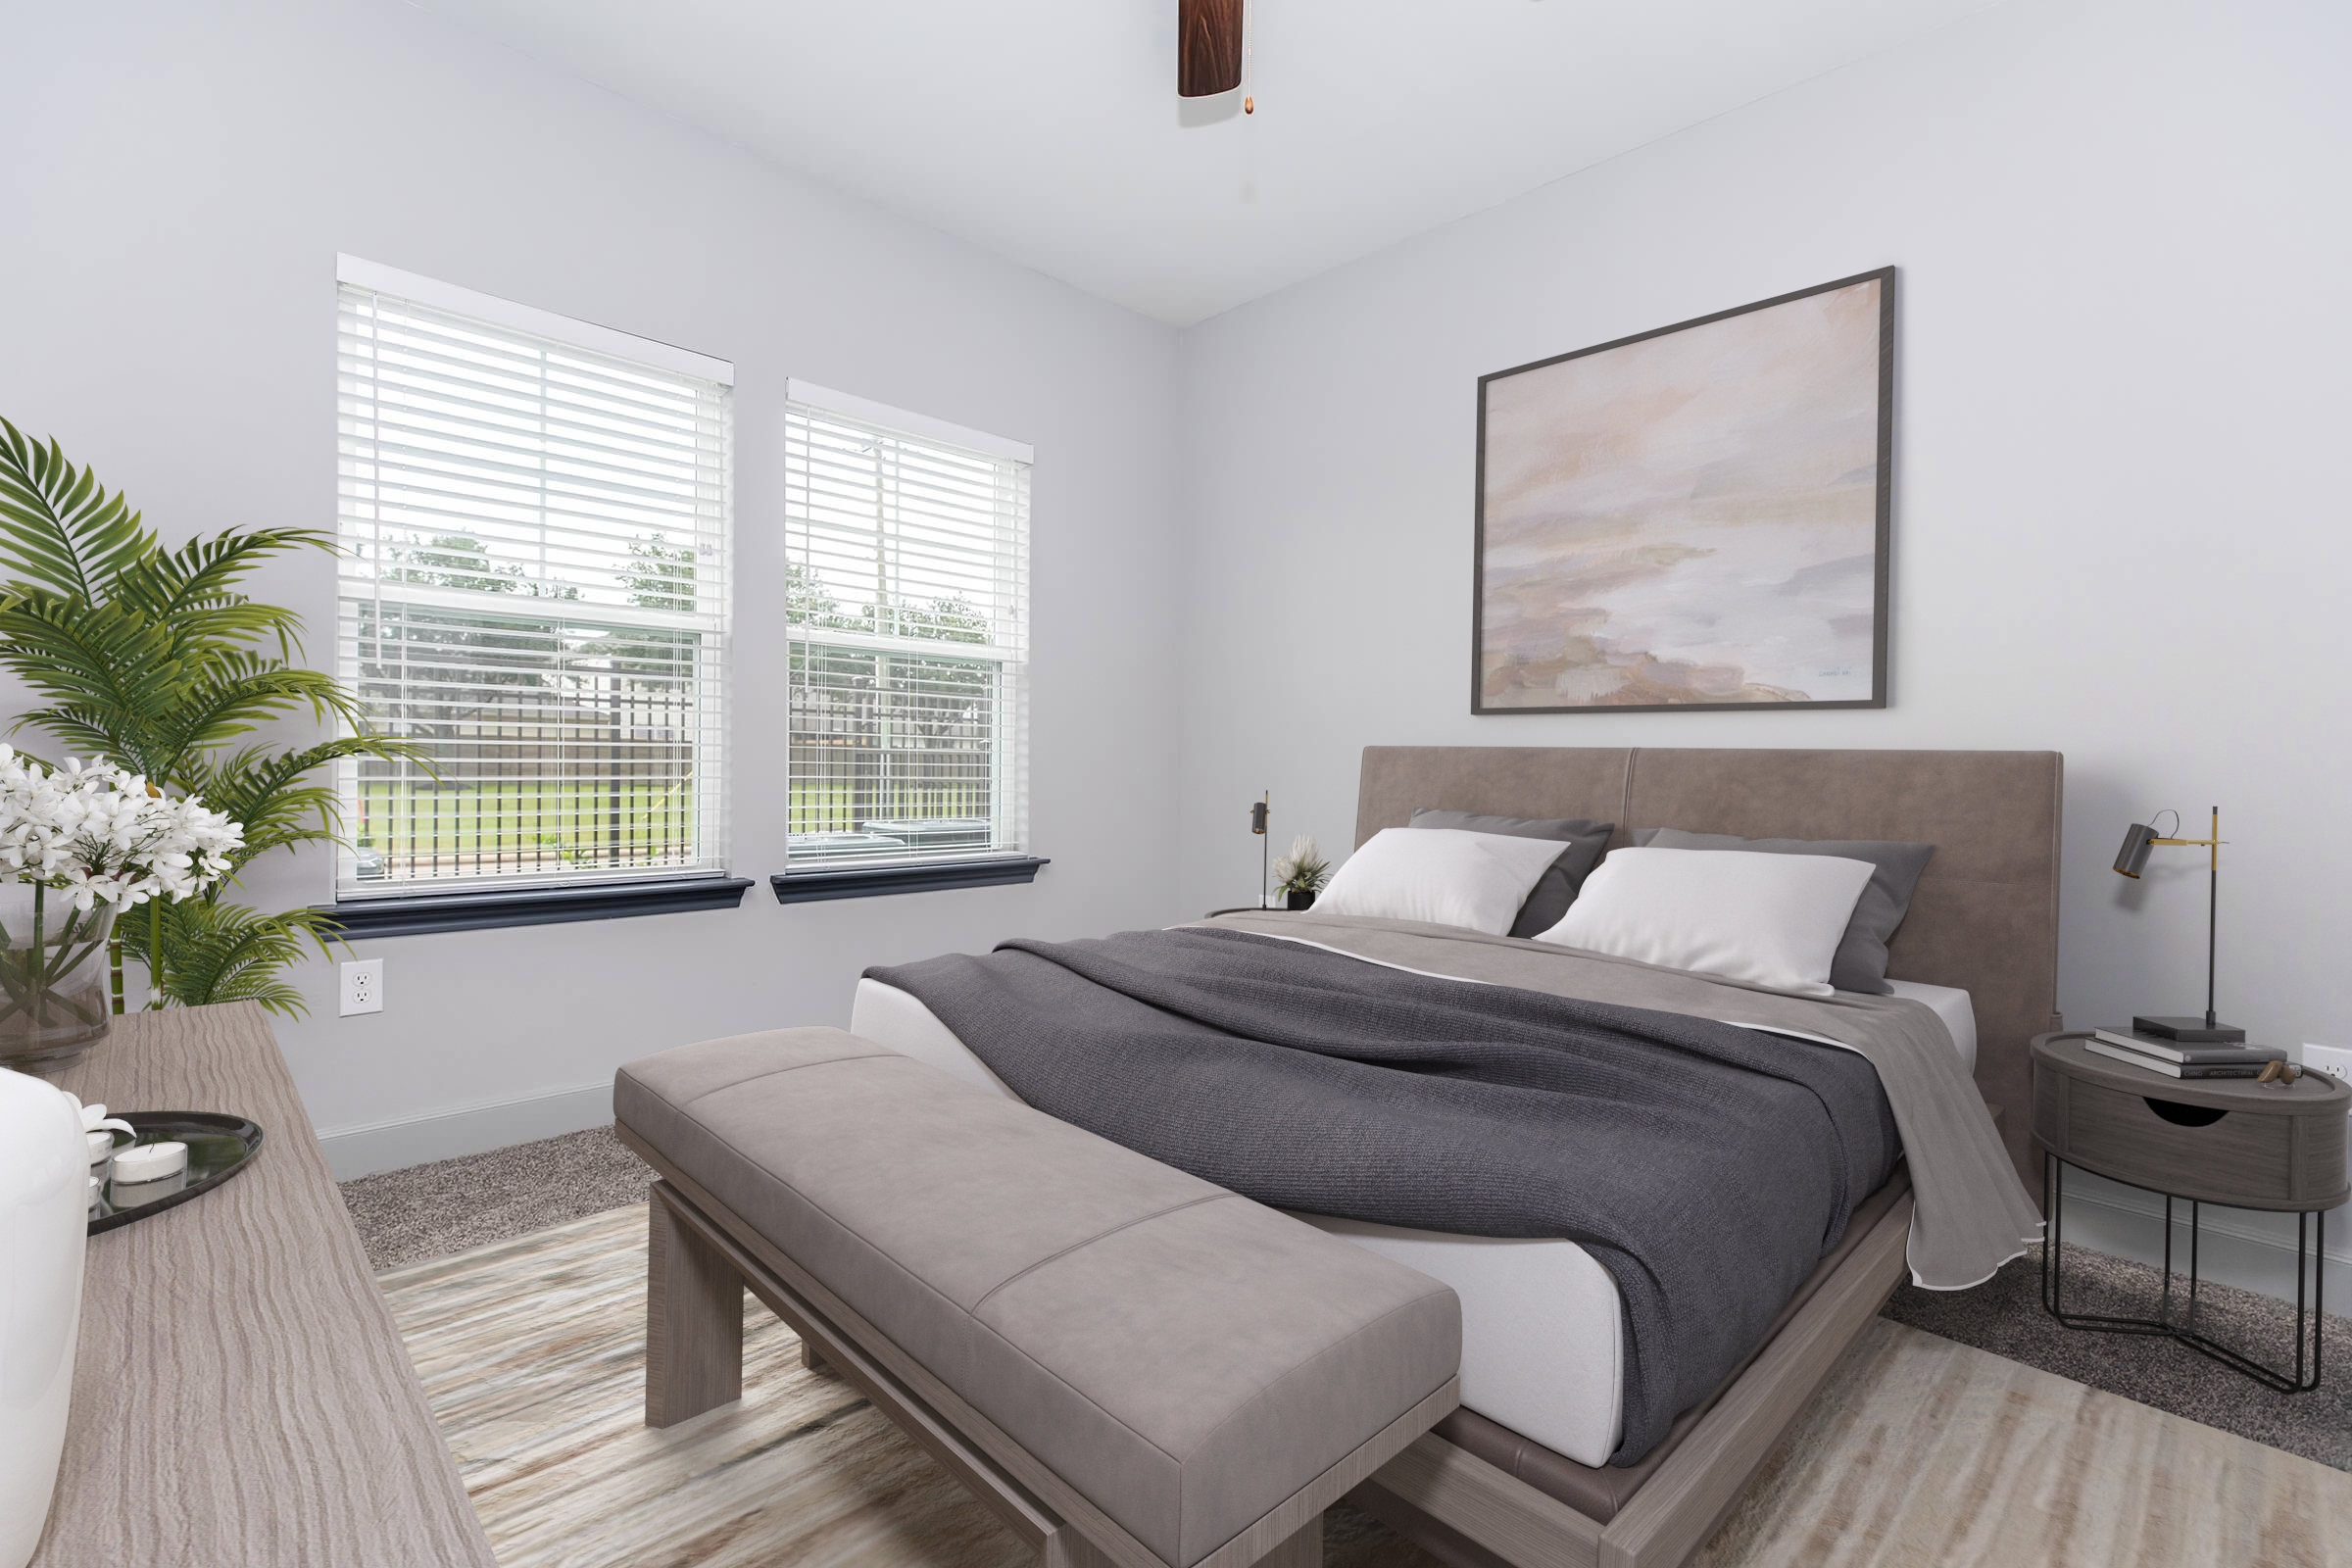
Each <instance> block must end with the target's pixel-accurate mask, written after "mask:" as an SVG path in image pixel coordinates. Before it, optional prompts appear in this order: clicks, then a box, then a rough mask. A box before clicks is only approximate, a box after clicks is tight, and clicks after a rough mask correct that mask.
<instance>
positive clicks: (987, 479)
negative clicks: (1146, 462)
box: [779, 381, 1030, 891]
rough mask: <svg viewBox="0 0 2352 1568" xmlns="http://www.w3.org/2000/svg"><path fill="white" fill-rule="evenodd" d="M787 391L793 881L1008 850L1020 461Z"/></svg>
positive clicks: (933, 430)
mask: <svg viewBox="0 0 2352 1568" xmlns="http://www.w3.org/2000/svg"><path fill="white" fill-rule="evenodd" d="M789 395H790V403H789V407H788V410H787V415H786V419H787V435H786V443H785V464H786V486H787V489H786V498H785V515H786V522H787V528H788V533H789V538H788V550H789V560H788V563H787V564H786V567H785V582H784V600H785V614H786V619H787V621H788V623H789V629H790V637H791V651H790V679H791V693H790V703H791V714H792V718H791V761H790V772H791V777H790V781H789V782H790V791H791V794H790V802H789V806H788V818H789V832H790V840H789V844H788V848H787V856H788V858H789V861H790V865H789V867H788V869H789V871H791V872H808V871H812V870H820V869H826V868H848V867H855V866H859V865H875V864H882V863H890V864H904V863H907V862H920V861H925V860H949V859H969V858H975V857H987V856H1000V855H1013V854H1017V853H1018V852H1019V851H1020V850H1021V848H1022V843H1023V835H1024V834H1025V832H1026V829H1027V824H1026V822H1025V821H1024V820H1023V804H1024V803H1023V798H1022V797H1023V789H1022V782H1023V771H1022V769H1023V761H1022V756H1021V751H1022V740H1023V723H1024V696H1023V686H1024V682H1025V679H1026V673H1027V671H1026V663H1025V656H1026V650H1027V643H1028V579H1029V462H1030V451H1029V449H1028V448H1027V447H1024V446H1020V445H1017V444H1015V443H1013V442H1009V441H1001V440H998V439H997V438H995V437H993V436H987V435H982V434H981V433H979V432H978V431H974V430H965V429H961V428H959V427H957V426H955V425H948V424H942V423H940V422H938V421H935V420H929V419H924V418H921V417H918V416H911V415H906V414H900V413H897V412H895V411H893V410H890V409H885V408H880V407H878V406H876V405H873V404H868V403H865V402H863V401H861V400H858V399H855V398H850V397H847V396H844V395H842V394H839V393H834V392H828V391H825V390H824V389H823V388H821V387H812V386H809V385H808V384H807V383H805V382H798V381H796V382H794V383H792V386H791V389H790V394H789ZM779 891H781V889H780V890H779Z"/></svg>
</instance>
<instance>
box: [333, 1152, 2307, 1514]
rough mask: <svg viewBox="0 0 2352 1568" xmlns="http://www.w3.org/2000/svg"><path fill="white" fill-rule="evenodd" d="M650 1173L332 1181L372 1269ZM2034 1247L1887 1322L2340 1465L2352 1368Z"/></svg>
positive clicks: (2285, 1315)
mask: <svg viewBox="0 0 2352 1568" xmlns="http://www.w3.org/2000/svg"><path fill="white" fill-rule="evenodd" d="M651 1179H652V1172H650V1171H649V1170H647V1168H646V1166H645V1163H644V1162H643V1161H642V1160H640V1159H638V1157H637V1156H636V1155H634V1154H632V1153H630V1152H628V1151H627V1150H626V1149H624V1148H622V1147H621V1143H620V1140H619V1139H618V1138H616V1137H614V1136H613V1129H612V1128H611V1127H593V1128H590V1129H589V1130H588V1131H586V1132H579V1133H567V1134H565V1135H564V1137H562V1138H550V1139H547V1140H544V1141H543V1142H540V1143H536V1144H519V1145H516V1146H515V1147H514V1148H512V1149H499V1150H493V1151H492V1152H489V1153H487V1154H468V1155H466V1157H465V1158H463V1159H445V1160H441V1161H439V1162H438V1163H435V1164H431V1165H416V1166H412V1167H411V1168H409V1169H407V1170H394V1171H385V1172H384V1173H382V1174H381V1175H376V1176H363V1177H361V1178H359V1179H358V1180H356V1181H348V1182H345V1183H343V1201H344V1204H345V1205H346V1206H347V1207H349V1208H350V1210H351V1217H352V1222H353V1223H354V1224H355V1225H357V1226H358V1227H359V1232H360V1240H361V1242H362V1243H363V1244H365V1245H366V1247H367V1249H368V1258H369V1260H370V1261H372V1262H373V1263H374V1265H375V1266H376V1267H377V1268H379V1269H386V1268H396V1267H398V1266H400V1265H401V1264H404V1263H417V1262H421V1261H423V1260H424V1259H426V1258H431V1257H445V1256H447V1255H448V1254H450V1253H452V1252H461V1251H464V1250H466V1249H467V1248H469V1247H480V1246H482V1245H484V1244H485V1243H489V1242H503V1241H506V1240H508V1239H510V1238H512V1237H516V1236H524V1235H528V1234H529V1233H530V1232H532V1231H536V1230H544V1229H546V1228H547V1227H548V1226H550V1225H561V1224H563V1223H564V1221H565V1220H573V1219H581V1218H584V1217H586V1216H587V1215H590V1214H597V1213H602V1212H604V1211H605V1210H606V1209H611V1208H621V1207H624V1206H626V1205H627V1204H630V1203H637V1202H642V1201H644V1200H645V1189H646V1184H647V1182H648V1181H649V1180H651ZM2040 1269H2041V1257H2040V1252H2039V1250H2038V1249H2036V1250H2034V1251H2032V1252H2029V1253H2027V1254H2026V1255H2025V1256H2024V1257H2021V1258H2019V1259H2017V1260H2016V1261H2015V1262H2012V1263H2010V1264H2009V1265H2008V1266H2006V1267H2005V1268H2003V1269H2002V1270H2001V1271H2000V1272H1999V1273H1998V1274H1996V1275H1994V1276H1993V1278H1992V1279H1991V1280H1990V1281H1989V1282H1987V1283H1986V1284H1984V1285H1980V1286H1978V1287H1977V1288H1976V1289H1975V1290H1973V1291H1923V1290H1918V1289H1916V1288H1914V1287H1912V1286H1908V1285H1906V1286H1904V1287H1902V1288H1901V1289H1900V1290H1898V1291H1896V1292H1895V1293H1894V1298H1893V1299H1891V1300H1889V1301H1888V1302H1887V1310H1886V1315H1887V1316H1888V1317H1890V1318H1892V1319H1894V1320H1895V1321H1896V1322H1898V1323H1907V1324H1909V1325H1910V1326H1911V1327H1913V1328H1915V1329H1921V1330H1924V1331H1926V1332H1927V1333H1930V1334H1936V1335H1941V1336H1942V1337H1943V1338H1945V1339H1947V1340H1957V1341H1958V1342H1959V1343H1961V1344H1962V1345H1971V1346H1974V1347H1976V1348H1978V1349H1980V1350H1989V1351H1991V1352H1992V1353H1993V1354H1995V1355H2005V1356H2007V1357H2009V1358H2010V1359H2011V1360H2013V1361H2022V1362H2024V1363H2025V1364H2026V1365H2028V1366H2031V1367H2037V1368H2039V1369H2040V1370H2042V1371H2044V1372H2054V1373H2056V1374H2057V1375H2058V1376H2060V1377H2065V1378H2073V1379H2074V1380H2075V1381H2076V1382H2078V1383H2086V1384H2088V1385H2090V1387H2092V1388H2094V1389H2104V1390H2106V1391H2107V1392H2108V1393H2110V1394H2119V1395H2122V1396H2123V1397H2125V1398H2127V1399H2136V1400H2138V1401H2139V1402H2140V1403H2142V1404H2150V1405H2154V1406H2155V1407H2156V1408H2157V1409H2159V1410H2168V1411H2170V1412H2172V1413H2173V1414H2175V1415H2179V1416H2185V1417H2186V1418H2188V1419H2189V1420H2191V1421H2199V1422H2202V1423H2204V1424H2205V1425H2207V1426H2211V1427H2219V1428H2221V1429H2222V1430H2223V1431H2225V1432H2233V1433H2236V1434H2237V1435H2238V1436H2239V1437H2242V1438H2250V1439H2252V1440H2253V1441H2254V1442H2256V1443H2261V1444H2267V1445H2268V1446H2271V1447H2274V1448H2284V1449H2285V1450H2286V1451H2287V1452H2289V1453H2299V1454H2301V1455H2303V1456H2304V1457H2305V1458H2308V1459H2316V1460H2318V1461H2319V1462H2320V1463H2322V1464H2326V1465H2332V1466H2333V1467H2334V1468H2336V1469H2338V1470H2352V1370H2346V1369H2343V1368H2341V1367H2340V1365H2339V1367H2338V1369H2336V1370H2334V1371H2331V1372H2330V1374H2329V1375H2328V1377H2327V1380H2326V1381H2324V1382H2323V1383H2322V1384H2321V1386H2320V1388H2319V1390H2318V1391H2317V1392H2315V1393H2311V1394H2274V1393H2272V1392H2271V1391H2270V1390H2268V1389H2265V1388H2263V1387H2261V1386H2260V1385H2258V1384H2256V1383H2254V1382H2252V1381H2251V1380H2249V1379H2246V1378H2242V1377H2240V1376H2238V1375H2237V1374H2236V1373H2234V1372H2231V1371H2229V1369H2227V1368H2226V1367H2223V1366H2221V1365H2220V1364H2218V1363H2216V1362H2214V1361H2211V1360H2208V1359H2207V1358H2206V1357H2204V1356H2202V1355H2199V1354H2198V1353H2197V1352H2196V1351H2194V1350H2191V1349H2189V1348H2187V1347H2186V1346H2182V1345H2176V1344H2174V1343H2172V1342H2171V1341H2169V1340H2161V1339H2152V1338H2147V1337H2144V1336H2139V1335H2121V1334H2091V1333H2084V1332H2082V1331H2079V1330H2074V1329H2068V1328H2063V1327H2061V1326H2060V1325H2059V1324H2058V1323H2056V1322H2055V1321H2053V1320H2052V1319H2051V1318H2050V1316H2049V1314H2048V1313H2046V1312H2044V1311H2043V1310H2042V1309H2041V1297H2040V1280H2041V1274H2040ZM2066 1277H2067V1307H2068V1310H2070V1311H2082V1312H2100V1313H2109V1314H2113V1315H2118V1316H2132V1317H2149V1316H2153V1315H2154V1306H2155V1302H2156V1299H2157V1292H2158V1290H2159V1288H2160V1285H2161V1281H2160V1280H2159V1278H2158V1274H2157V1270H2155V1269H2154V1268H2152V1267H2149V1266H2148V1265H2146V1264H2142V1263H2131V1262H2127V1261H2125V1260H2124V1259H2122V1258H2119V1257H2110V1256H2108V1255H2107V1254H2106V1253H2104V1252H2093V1251H2089V1250H2085V1249H2083V1248H2080V1247H2069V1248H2068V1249H2067V1250H2066ZM2198 1310H2199V1324H2200V1327H2201V1330H2202V1332H2203V1333H2204V1334H2205V1335H2206V1336H2207V1337H2209V1338H2211V1339H2215V1340H2218V1341H2220V1342H2222V1343H2223V1344H2225V1345H2230V1346H2235V1347H2238V1348H2242V1349H2244V1350H2245V1351H2246V1352H2247V1353H2249V1354H2251V1355H2253V1356H2254V1357H2255V1358H2257V1359H2259V1360H2263V1361H2267V1362H2269V1363H2271V1364H2273V1365H2285V1364H2287V1363H2289V1362H2291V1361H2292V1359H2293V1356H2294V1347H2293V1341H2292V1339H2291V1338H2290V1331H2291V1327H2292V1324H2293V1321H2294V1309H2293V1308H2292V1307H2291V1306H2289V1305H2288V1304H2287V1303H2285V1302H2283V1301H2278V1300H2274V1299H2271V1298H2270V1297H2267V1296H2256V1295H2254V1294H2252V1293H2251V1292H2247V1291H2239V1290H2233V1289H2231V1288H2230V1287H2229V1286H2226V1285H2207V1286H2205V1287H2203V1288H2202V1290H2201V1291H2200V1292H2199V1306H2198ZM2347 1336H2352V1323H2347V1322H2346V1321H2345V1320H2344V1319H2342V1318H2334V1317H2331V1318H2329V1319H2328V1320H2327V1344H2328V1348H2329V1349H2330V1351H2332V1353H2333V1356H2334V1358H2336V1359H2337V1360H2338V1362H2339V1363H2340V1360H2341V1358H2342V1357H2343V1356H2345V1355H2347V1354H2352V1337H2347Z"/></svg>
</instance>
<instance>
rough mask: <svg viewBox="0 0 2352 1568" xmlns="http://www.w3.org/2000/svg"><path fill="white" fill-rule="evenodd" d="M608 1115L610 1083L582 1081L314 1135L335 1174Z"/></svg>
mask: <svg viewBox="0 0 2352 1568" xmlns="http://www.w3.org/2000/svg"><path fill="white" fill-rule="evenodd" d="M612 1119H613V1085H612V1083H611V1082H610V1081H609V1080H608V1081H607V1082H605V1083H601V1084H583V1085H581V1086H580V1087H579V1088H577V1089H559V1090H556V1091H555V1092H554V1093H552V1094H545V1095H532V1096H530V1097H529V1098H528V1099H524V1100H501V1101H495V1102H492V1103H487V1104H479V1105H463V1106H460V1107H459V1108H458V1109H456V1110H441V1111H434V1112H433V1113H431V1114H430V1115H424V1116H403V1117H401V1118H399V1119H398V1120H396V1121H379V1122H374V1123H371V1124H369V1125H368V1126H365V1127H340V1128H336V1129H335V1130H333V1131H331V1132H322V1133H320V1134H319V1145H320V1147H322V1148H323V1149H325V1151H326V1164H327V1168H328V1169H329V1170H331V1171H333V1172H334V1174H335V1180H337V1181H339V1182H346V1181H349V1180H351V1179H352V1178H353V1177H354V1176H370V1175H373V1174H374V1173H375V1172H377V1171H382V1170H399V1169H401V1168H403V1167H404V1166H409V1165H422V1164H426V1163H428V1162H429V1161H432V1160H436V1159H455V1158H457V1157H458V1156H459V1155H461V1154H479V1153H485V1152H488V1151H490V1150H493V1149H505V1148H507V1147H508V1146H509V1145H511V1144H527V1143H531V1142H533V1141H534V1140H537V1139H541V1138H554V1137H556V1136H558V1135H559V1134H562V1133H576V1132H578V1131H580V1130H581V1129H582V1128H584V1127H601V1126H603V1125H604V1124H605V1123H607V1122H609V1121H611V1120H612Z"/></svg>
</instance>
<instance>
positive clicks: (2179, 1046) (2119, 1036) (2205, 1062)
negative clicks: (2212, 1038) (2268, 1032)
mask: <svg viewBox="0 0 2352 1568" xmlns="http://www.w3.org/2000/svg"><path fill="white" fill-rule="evenodd" d="M2082 1045H2083V1048H2084V1049H2085V1050H2089V1051H2095V1052H2097V1053H2098V1054H2100V1055H2102V1056H2112V1057H2114V1058H2115V1059H2116V1060H2117V1061H2128V1062H2130V1063H2131V1065H2132V1066H2134V1067H2145V1068H2146V1069H2147V1070H2148V1071H2150V1072H2160V1073H2163V1074H2164V1075H2165V1076H2166V1077H2167V1078H2255V1077H2259V1076H2261V1074H2262V1068H2263V1064H2264V1063H2265V1062H2272V1061H2284V1060H2285V1059H2286V1053H2285V1052H2283V1051H2280V1050H2279V1049H2278V1047H2277V1046H2230V1045H2221V1046H2211V1045H2192V1044H2190V1043H2188V1042H2186V1041H2181V1040H2167V1039H2165V1038H2164V1037H2163V1036H2162V1035H2147V1034H2141V1033H2140V1032H2139V1031H2138V1030H2136V1029H2096V1030H2093V1031H2092V1032H2091V1037H2090V1038H2089V1039H2088V1040H2085V1041H2083V1042H2082Z"/></svg>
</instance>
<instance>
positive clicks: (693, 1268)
mask: <svg viewBox="0 0 2352 1568" xmlns="http://www.w3.org/2000/svg"><path fill="white" fill-rule="evenodd" d="M672 1201H674V1200H673V1199H672V1198H671V1197H670V1196H669V1190H668V1188H667V1187H666V1186H665V1185H663V1184H662V1183H661V1182H656V1183H655V1184H654V1190H653V1194H652V1197H651V1201H649V1202H648V1203H647V1204H646V1215H647V1221H646V1223H647V1235H646V1270H645V1424H646V1425H647V1426H649V1427H669V1426H675V1425H677V1424H678V1423H679V1422H681V1421H685V1420H690V1419H692V1418H693V1417H695V1416H698V1415H701V1414H702V1413H703V1412H704V1411H705V1410H711V1409H715V1408H716V1407H717V1406H719V1405H722V1404H726V1403H728V1402H730V1401H731V1400H735V1399H740V1398H742V1397H743V1277H742V1276H741V1275H739V1274H737V1273H736V1272H735V1269H734V1267H733V1265H731V1264H730V1263H728V1262H727V1260H726V1259H725V1258H724V1257H721V1256H720V1255H719V1254H718V1252H717V1251H716V1250H713V1249H712V1248H711V1246H709V1244H707V1243H705V1242H704V1241H703V1240H702V1239H701V1238H700V1237H698V1236H696V1235H695V1234H694V1233H693V1232H692V1231H690V1230H688V1229H686V1227H684V1226H683V1225H681V1224H679V1223H678V1220H677V1216H676V1215H675V1214H673V1213H672V1212H671V1210H670V1207H669V1205H670V1203H671V1202H672Z"/></svg>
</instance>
